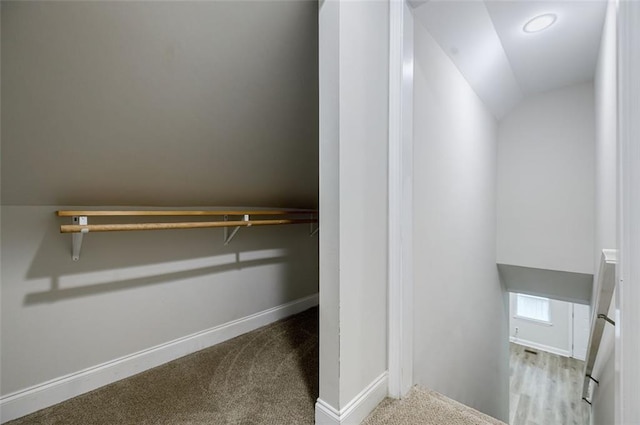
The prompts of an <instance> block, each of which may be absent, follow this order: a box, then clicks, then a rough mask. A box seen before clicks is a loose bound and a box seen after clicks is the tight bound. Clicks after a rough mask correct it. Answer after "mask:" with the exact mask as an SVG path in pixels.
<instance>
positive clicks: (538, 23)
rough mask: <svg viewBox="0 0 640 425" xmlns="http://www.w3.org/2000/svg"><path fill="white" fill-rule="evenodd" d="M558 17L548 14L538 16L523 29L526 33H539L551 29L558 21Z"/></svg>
mask: <svg viewBox="0 0 640 425" xmlns="http://www.w3.org/2000/svg"><path fill="white" fill-rule="evenodd" d="M556 18H557V17H556V15H554V14H553V13H547V14H545V15H540V16H536V17H535V18H533V19H531V20H530V21H529V22H527V23H526V24H524V27H522V29H523V30H524V32H539V31H542V30H545V29H547V28H549V27H550V26H551V25H553V23H554V22H555V21H556Z"/></svg>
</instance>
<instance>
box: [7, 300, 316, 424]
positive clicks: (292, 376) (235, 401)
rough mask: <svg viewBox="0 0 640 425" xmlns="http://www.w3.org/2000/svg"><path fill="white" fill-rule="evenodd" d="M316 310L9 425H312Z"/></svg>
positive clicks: (313, 414) (314, 398) (314, 392)
mask: <svg viewBox="0 0 640 425" xmlns="http://www.w3.org/2000/svg"><path fill="white" fill-rule="evenodd" d="M317 398H318V309H317V308H313V309H310V310H307V311H305V312H303V313H300V314H298V315H296V316H292V317H290V318H288V319H284V320H282V321H279V322H276V323H273V324H271V325H268V326H266V327H264V328H261V329H258V330H256V331H253V332H250V333H248V334H245V335H242V336H239V337H237V338H234V339H232V340H229V341H226V342H224V343H221V344H218V345H216V346H214V347H211V348H208V349H205V350H202V351H199V352H197V353H194V354H191V355H188V356H186V357H182V358H180V359H178V360H175V361H172V362H170V363H167V364H165V365H162V366H159V367H157V368H155V369H151V370H149V371H146V372H144V373H141V374H139V375H136V376H133V377H131V378H127V379H124V380H122V381H119V382H116V383H114V384H111V385H108V386H105V387H102V388H100V389H97V390H95V391H92V392H90V393H87V394H84V395H81V396H79V397H76V398H73V399H71V400H68V401H65V402H63V403H60V404H58V405H55V406H52V407H50V408H47V409H44V410H41V411H38V412H35V413H33V414H31V415H28V416H25V417H23V418H20V419H17V420H14V421H11V422H8V423H7V425H9V424H10V425H27V424H29V425H31V424H38V425H54V424H65V425H76V424H77V425H80V424H82V425H107V424H109V425H112V424H120V425H127V424H141V425H145V424H158V425H160V424H167V425H168V424H171V425H199V424H228V425H232V424H233V425H236V424H237V425H240V424H242V425H254V424H266V425H285V424H300V425H304V424H313V423H314V416H315V413H314V404H315V402H316V400H317Z"/></svg>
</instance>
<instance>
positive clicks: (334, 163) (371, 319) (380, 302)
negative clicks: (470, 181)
mask: <svg viewBox="0 0 640 425" xmlns="http://www.w3.org/2000/svg"><path fill="white" fill-rule="evenodd" d="M319 13H320V58H321V60H320V63H321V68H320V111H321V113H320V115H321V118H320V181H321V185H320V200H321V203H320V221H321V226H322V229H323V230H322V231H321V233H322V234H321V236H320V400H321V401H322V402H323V403H322V405H325V406H326V405H329V406H330V407H331V408H332V409H334V410H335V411H336V412H339V413H340V412H342V413H344V411H343V410H341V409H343V407H344V406H346V405H348V404H349V403H350V402H351V401H353V400H354V398H355V397H356V396H357V395H358V394H359V393H361V392H362V391H363V390H364V389H366V388H367V387H368V386H369V385H370V384H372V383H373V382H374V381H376V380H377V378H379V377H380V376H382V375H383V374H384V373H385V371H386V369H387V332H386V328H387V254H388V250H387V210H388V199H387V192H388V191H387V160H388V158H387V149H388V146H387V140H388V131H389V129H388V87H389V84H388V69H389V41H388V40H389V29H388V25H389V5H388V3H387V2H370V1H355V2H337V1H325V2H321V3H320V12H319ZM325 226H326V227H325ZM325 229H328V231H327V232H326V233H325ZM338 335H339V339H337V337H338ZM383 390H384V394H382V397H384V395H385V394H386V384H385V387H384V388H383ZM378 401H380V400H377V401H376V402H375V403H374V405H373V406H371V408H373V407H374V406H375V404H377V402H378ZM320 404H321V403H320V402H319V403H318V404H317V405H316V406H318V405H320ZM318 409H319V407H317V408H316V413H317V414H318ZM340 414H341V413H340ZM316 418H317V419H318V416H316ZM342 419H344V418H342ZM361 419H362V418H361ZM351 420H353V418H352V419H351ZM349 423H350V422H349Z"/></svg>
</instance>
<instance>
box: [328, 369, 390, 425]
mask: <svg viewBox="0 0 640 425" xmlns="http://www.w3.org/2000/svg"><path fill="white" fill-rule="evenodd" d="M388 386H389V375H388V373H387V372H386V371H385V372H384V373H382V374H381V375H380V376H378V377H377V378H376V379H374V380H373V382H371V383H370V384H369V385H368V386H367V387H366V388H365V389H364V390H362V391H361V392H360V393H359V394H358V395H357V396H355V397H354V398H353V399H352V400H351V401H350V402H349V403H347V404H346V405H345V406H344V408H342V409H340V410H336V409H335V408H334V407H333V406H331V405H330V404H328V403H326V402H325V401H324V400H322V399H318V401H317V402H316V425H358V424H359V423H360V422H362V421H363V420H364V419H365V418H366V417H367V416H368V415H369V414H370V413H371V412H372V411H373V409H375V408H376V406H377V405H378V404H380V402H381V401H382V400H384V398H385V397H386V396H387V387H388Z"/></svg>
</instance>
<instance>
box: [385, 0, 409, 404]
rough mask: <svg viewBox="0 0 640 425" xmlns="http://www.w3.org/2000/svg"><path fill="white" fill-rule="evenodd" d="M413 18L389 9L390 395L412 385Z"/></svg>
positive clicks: (396, 0)
mask: <svg viewBox="0 0 640 425" xmlns="http://www.w3.org/2000/svg"><path fill="white" fill-rule="evenodd" d="M412 95H413V15H412V14H411V11H410V9H409V6H408V5H407V3H406V1H405V0H391V2H390V8H389V174H388V175H389V177H388V179H389V220H388V231H389V254H388V255H389V269H388V273H389V276H388V277H389V288H388V297H389V299H388V306H389V318H388V332H389V339H388V368H389V396H390V397H394V398H401V397H403V396H404V395H406V393H407V392H408V391H409V390H410V389H411V386H412V384H413V371H412V367H413V357H412V355H413V346H412V336H413V328H412V323H411V322H412V318H413V310H412V306H413V299H412V291H411V289H412V286H413V280H412V265H411V259H412V252H411V250H412V245H413V242H412V239H411V235H412V229H411V223H412V217H413V216H412V199H411V193H412V190H413V189H412V185H411V181H412V180H411V179H412V170H411V165H412V161H413V157H412V152H411V150H412V143H413V137H412V136H413V121H412V117H413V98H412Z"/></svg>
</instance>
